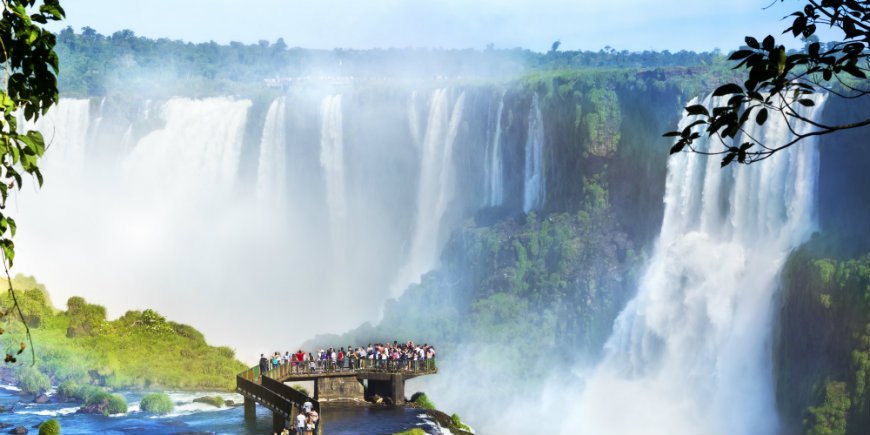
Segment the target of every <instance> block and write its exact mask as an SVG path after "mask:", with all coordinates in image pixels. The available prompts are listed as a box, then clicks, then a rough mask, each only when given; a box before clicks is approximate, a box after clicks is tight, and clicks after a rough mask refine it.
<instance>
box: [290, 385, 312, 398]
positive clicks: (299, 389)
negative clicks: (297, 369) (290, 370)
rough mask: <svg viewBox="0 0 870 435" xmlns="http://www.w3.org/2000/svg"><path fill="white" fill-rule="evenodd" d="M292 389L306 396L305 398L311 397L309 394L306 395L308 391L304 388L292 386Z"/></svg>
mask: <svg viewBox="0 0 870 435" xmlns="http://www.w3.org/2000/svg"><path fill="white" fill-rule="evenodd" d="M293 389H294V390H296V391H298V392H300V393H302V394H304V395H306V396H309V397H310V396H311V394H309V393H308V389H306V388H305V387H303V386H301V385H294V386H293Z"/></svg>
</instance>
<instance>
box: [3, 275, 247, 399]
mask: <svg viewBox="0 0 870 435" xmlns="http://www.w3.org/2000/svg"><path fill="white" fill-rule="evenodd" d="M13 287H15V288H16V290H17V293H18V299H19V302H21V306H22V310H23V311H24V313H25V315H26V316H28V318H29V319H31V320H30V321H29V322H28V323H29V324H30V325H31V332H32V335H33V342H34V345H35V347H36V349H37V353H36V364H35V366H34V367H31V358H30V356H29V353H23V354H22V355H21V356H20V357H19V360H18V364H16V366H15V369H16V375H17V378H18V383H19V385H20V387H21V388H22V390H24V391H26V392H28V393H39V392H44V391H47V390H48V389H49V388H50V385H52V384H54V385H60V386H64V391H62V392H61V393H62V394H64V395H65V396H68V397H75V396H74V395H72V394H68V393H71V392H72V391H70V390H71V389H73V387H79V386H82V385H100V386H104V387H110V388H113V389H158V388H161V389H181V390H195V389H197V390H203V389H205V390H224V391H229V390H232V389H233V388H234V385H235V375H236V374H237V373H238V372H240V371H242V370H244V369H245V368H246V367H245V365H244V364H242V363H241V362H239V361H238V360H236V358H235V353H234V351H233V350H232V349H229V348H227V347H215V346H209V345H208V344H207V343H206V341H205V338H204V337H203V335H202V334H201V333H200V332H199V331H197V330H196V329H194V328H192V327H190V326H188V325H183V324H179V323H175V322H172V321H169V320H167V319H166V318H164V317H163V316H161V315H160V314H158V313H156V312H155V311H153V310H145V311H128V312H127V313H126V314H124V315H123V316H121V317H120V318H118V319H115V320H107V319H106V317H105V309H104V308H103V307H101V306H99V305H94V304H88V303H87V302H86V301H85V300H84V299H82V298H70V300H69V302H68V304H67V310H66V311H60V310H58V309H55V308H54V307H52V306H51V304H50V302H49V299H48V297H47V293H46V291H45V288H44V287H43V286H41V285H39V284H38V283H37V282H36V281H35V280H34V279H32V278H27V277H21V276H18V277H16V279H15V281H14V282H13ZM11 305H12V301H11V298H10V297H9V296H5V297H4V296H0V308H2V309H3V310H6V309H8V308H9V307H11ZM23 329H24V328H23V325H21V324H20V322H10V323H9V324H8V326H7V331H6V332H5V333H4V334H3V335H0V346H3V347H4V348H17V347H18V345H19V342H20V341H23V340H22V339H23V336H24V331H23Z"/></svg>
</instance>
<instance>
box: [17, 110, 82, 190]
mask: <svg viewBox="0 0 870 435" xmlns="http://www.w3.org/2000/svg"><path fill="white" fill-rule="evenodd" d="M89 121H90V100H79V99H64V100H63V104H59V105H58V106H57V108H56V109H54V110H52V111H50V112H49V113H48V114H46V116H44V117H42V118H40V119H39V120H38V121H37V122H36V125H35V128H36V129H38V130H39V131H41V132H42V133H43V139H44V140H45V144H46V147H47V148H48V150H51V152H50V153H46V157H45V162H46V163H45V164H46V167H44V168H43V173H48V174H51V173H52V172H53V171H75V172H76V173H78V171H80V170H81V167H82V162H83V160H84V157H85V147H86V144H87V143H88V124H89ZM20 122H23V118H22V121H20ZM27 125H28V126H29V127H30V128H33V126H30V124H29V123H27Z"/></svg>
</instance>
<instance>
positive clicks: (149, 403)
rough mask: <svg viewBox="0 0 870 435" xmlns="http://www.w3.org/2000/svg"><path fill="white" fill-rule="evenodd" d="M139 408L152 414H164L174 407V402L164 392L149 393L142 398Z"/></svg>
mask: <svg viewBox="0 0 870 435" xmlns="http://www.w3.org/2000/svg"><path fill="white" fill-rule="evenodd" d="M139 408H140V409H142V411H145V412H150V413H152V414H156V415H165V414H169V413H170V412H172V410H174V409H175V404H174V403H172V399H170V398H169V396H167V395H166V393H151V394H146V395H145V397H143V398H142V401H141V402H140V403H139Z"/></svg>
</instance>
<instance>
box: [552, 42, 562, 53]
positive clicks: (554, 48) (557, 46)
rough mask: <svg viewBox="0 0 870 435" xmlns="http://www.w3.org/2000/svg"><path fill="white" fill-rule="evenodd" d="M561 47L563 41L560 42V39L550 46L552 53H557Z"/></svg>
mask: <svg viewBox="0 0 870 435" xmlns="http://www.w3.org/2000/svg"><path fill="white" fill-rule="evenodd" d="M561 46H562V41H560V40H558V39H557V40H555V41H553V44H552V45H550V53H555V52H557V51H559V47H561Z"/></svg>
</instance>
